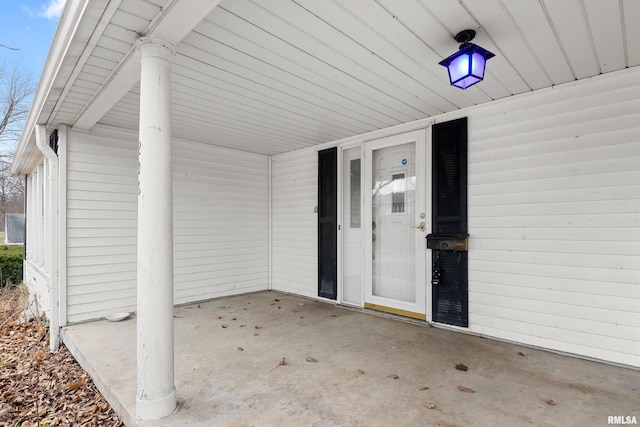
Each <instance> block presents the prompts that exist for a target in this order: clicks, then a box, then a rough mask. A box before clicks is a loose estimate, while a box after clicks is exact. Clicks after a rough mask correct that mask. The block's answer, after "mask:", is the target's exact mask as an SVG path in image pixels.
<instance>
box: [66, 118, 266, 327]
mask: <svg viewBox="0 0 640 427" xmlns="http://www.w3.org/2000/svg"><path fill="white" fill-rule="evenodd" d="M136 141H137V136H136V135H133V134H126V133H118V134H115V133H111V131H107V130H104V129H103V130H98V131H96V132H94V134H85V133H80V132H70V135H69V145H68V159H69V160H68V165H69V166H68V172H67V179H68V180H67V226H68V231H67V233H68V234H67V243H68V258H67V260H68V261H67V286H68V297H67V298H68V321H69V322H78V321H83V320H88V319H94V318H98V317H102V316H105V315H106V314H109V313H112V312H117V311H135V309H136V299H135V298H136V251H137V249H136V248H137V241H136V228H137V162H138V160H137V142H136ZM173 157H174V165H173V174H174V192H173V193H174V251H175V252H174V289H175V293H174V295H175V302H176V303H185V302H190V301H197V300H203V299H207V298H212V297H216V296H222V295H228V294H235V293H240V292H248V291H253V290H261V289H266V288H267V280H268V261H267V257H265V256H264V254H266V253H267V251H268V224H267V223H268V191H267V188H268V179H267V175H268V166H267V162H268V159H267V158H266V157H264V156H256V155H250V154H246V153H241V152H235V151H231V150H222V149H216V148H214V147H212V146H208V145H203V144H194V143H187V142H180V141H175V142H174V146H173Z"/></svg>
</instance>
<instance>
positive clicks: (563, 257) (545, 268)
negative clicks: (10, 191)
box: [272, 69, 640, 366]
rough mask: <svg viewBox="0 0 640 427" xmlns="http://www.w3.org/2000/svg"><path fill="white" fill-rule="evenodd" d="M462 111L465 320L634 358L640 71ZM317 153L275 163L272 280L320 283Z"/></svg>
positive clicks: (639, 324) (559, 345) (305, 289)
mask: <svg viewBox="0 0 640 427" xmlns="http://www.w3.org/2000/svg"><path fill="white" fill-rule="evenodd" d="M461 116H466V117H468V123H469V124H468V130H469V135H468V138H469V156H468V164H469V179H468V185H469V187H468V203H469V211H468V212H469V233H470V240H469V328H468V330H469V331H471V332H474V333H478V334H482V335H487V336H492V337H496V338H500V339H506V340H511V341H517V342H522V343H526V344H530V345H534V346H541V347H545V348H550V349H554V350H558V351H564V352H569V353H575V354H580V355H583V356H587V357H593V358H598V359H603V360H608V361H612V362H616V363H622V364H627V365H634V366H640V309H639V307H640V70H638V69H635V70H625V71H622V72H619V73H612V74H608V75H604V76H600V77H598V78H595V79H592V80H590V81H584V82H578V83H571V84H568V85H564V86H560V87H555V88H553V89H548V90H543V91H540V92H532V93H530V94H526V95H520V96H517V97H513V98H511V99H508V100H502V101H498V102H494V103H491V104H487V105H482V106H477V107H473V108H469V109H467V110H461V111H459V112H456V113H455V114H448V115H444V116H439V117H436V118H435V119H436V122H442V121H447V120H450V119H453V118H457V117H461ZM316 163H317V153H316V151H315V150H303V151H298V152H293V153H289V154H285V155H280V156H276V157H275V158H274V163H273V189H272V192H273V234H274V236H273V241H274V244H273V287H274V288H275V289H280V290H284V291H290V292H295V293H298V294H302V295H310V296H315V295H317V269H316V260H317V240H316V230H317V228H316V215H315V214H313V213H312V209H313V207H314V206H315V204H316V201H315V200H316V199H315V198H316V185H317V184H316V182H317V176H316V174H317V172H316V169H317V166H316Z"/></svg>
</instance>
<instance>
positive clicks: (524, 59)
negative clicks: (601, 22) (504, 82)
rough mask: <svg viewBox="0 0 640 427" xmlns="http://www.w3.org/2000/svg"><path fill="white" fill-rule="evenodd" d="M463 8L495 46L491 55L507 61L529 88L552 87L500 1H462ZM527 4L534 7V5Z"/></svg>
mask: <svg viewBox="0 0 640 427" xmlns="http://www.w3.org/2000/svg"><path fill="white" fill-rule="evenodd" d="M464 4H465V6H466V7H467V9H468V10H469V11H470V12H471V13H472V14H473V16H474V17H475V18H476V19H477V20H478V21H479V22H480V25H481V26H482V28H483V29H484V31H485V33H486V34H487V35H488V36H489V37H490V38H491V40H492V41H493V42H494V43H495V44H496V46H497V48H498V51H497V52H493V53H495V54H496V55H497V56H498V57H504V58H505V59H506V60H508V62H509V64H511V66H512V67H513V68H515V70H516V71H517V73H518V75H519V76H520V77H521V78H522V79H524V81H525V82H526V84H527V86H528V87H529V88H531V89H540V88H543V87H547V86H549V85H551V83H552V82H551V79H550V78H549V77H548V75H547V73H546V72H545V70H544V69H543V68H542V66H541V65H540V63H539V62H538V61H536V58H535V56H534V55H532V54H531V53H532V52H531V49H530V47H529V44H528V42H527V40H526V39H525V38H524V36H523V34H522V32H521V30H520V29H519V28H518V26H517V24H516V22H515V21H514V20H513V18H512V17H511V15H510V14H509V12H508V10H506V8H504V7H502V4H501V3H500V1H499V0H464ZM529 4H532V5H535V3H533V2H529ZM507 34H509V37H506V35H507Z"/></svg>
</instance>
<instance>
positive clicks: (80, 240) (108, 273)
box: [67, 132, 138, 322]
mask: <svg viewBox="0 0 640 427" xmlns="http://www.w3.org/2000/svg"><path fill="white" fill-rule="evenodd" d="M136 149H137V144H136V139H135V136H134V137H133V138H128V137H123V136H120V137H119V138H107V137H103V136H95V135H89V134H83V133H79V132H69V135H68V146H67V156H68V162H67V165H68V166H67V304H68V308H67V310H68V311H67V313H68V321H69V322H78V321H82V320H87V319H93V318H98V317H102V316H105V315H107V314H110V313H113V312H120V311H135V309H136V300H135V296H136V245H137V242H136V227H137V167H138V161H137V154H136Z"/></svg>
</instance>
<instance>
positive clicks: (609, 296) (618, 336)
mask: <svg viewBox="0 0 640 427" xmlns="http://www.w3.org/2000/svg"><path fill="white" fill-rule="evenodd" d="M468 117H469V196H468V197H469V199H468V201H469V233H470V235H471V236H470V240H469V324H470V328H469V329H470V330H471V331H474V332H478V333H481V334H485V335H490V336H495V337H499V338H504V339H508V340H514V341H520V342H525V343H527V344H532V345H537V346H542V347H547V348H552V349H556V350H561V351H566V352H571V353H577V354H582V355H585V356H590V357H594V358H599V359H605V360H610V361H613V362H618V363H624V364H629V365H635V366H640V309H639V307H640V72H639V70H635V72H623V73H617V74H610V75H607V76H602V77H601V78H597V79H594V80H593V81H591V82H585V83H581V84H572V85H568V86H566V87H559V88H556V89H553V90H545V91H544V92H541V93H532V94H531V95H527V96H521V97H518V98H516V99H514V100H512V101H509V102H500V103H496V104H493V105H487V106H484V107H480V108H476V109H474V110H473V111H470V112H469V115H468Z"/></svg>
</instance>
